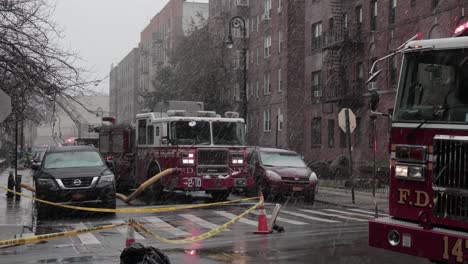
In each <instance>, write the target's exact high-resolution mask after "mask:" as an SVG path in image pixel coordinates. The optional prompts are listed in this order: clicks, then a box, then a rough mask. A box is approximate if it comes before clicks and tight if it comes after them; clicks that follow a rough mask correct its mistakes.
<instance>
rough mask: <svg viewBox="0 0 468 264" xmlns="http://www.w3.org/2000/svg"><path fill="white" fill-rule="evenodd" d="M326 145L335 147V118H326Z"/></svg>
mask: <svg viewBox="0 0 468 264" xmlns="http://www.w3.org/2000/svg"><path fill="white" fill-rule="evenodd" d="M328 147H329V148H334V147H335V120H334V119H328Z"/></svg>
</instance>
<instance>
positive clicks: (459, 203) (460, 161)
mask: <svg viewBox="0 0 468 264" xmlns="http://www.w3.org/2000/svg"><path fill="white" fill-rule="evenodd" d="M432 175H433V176H432V183H433V190H434V202H435V204H434V216H436V217H440V218H451V219H464V220H466V219H468V141H467V140H465V138H462V137H459V138H457V137H454V138H450V139H448V138H440V137H439V138H438V137H437V136H436V138H435V139H434V170H433V174H432Z"/></svg>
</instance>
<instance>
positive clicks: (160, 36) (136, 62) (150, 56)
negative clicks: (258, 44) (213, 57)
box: [109, 0, 208, 123]
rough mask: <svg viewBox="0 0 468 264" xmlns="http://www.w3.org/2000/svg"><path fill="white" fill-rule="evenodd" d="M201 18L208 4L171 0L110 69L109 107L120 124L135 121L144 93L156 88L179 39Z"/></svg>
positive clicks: (203, 17)
mask: <svg viewBox="0 0 468 264" xmlns="http://www.w3.org/2000/svg"><path fill="white" fill-rule="evenodd" d="M202 19H208V4H207V3H198V2H191V1H186V0H170V1H169V2H168V3H167V4H166V5H165V6H164V8H163V9H162V10H161V11H160V12H158V13H157V14H156V15H155V16H154V17H153V18H152V19H151V21H150V23H149V24H148V25H147V26H146V27H145V28H144V29H143V31H142V32H141V35H140V43H139V46H138V47H137V48H134V49H132V51H130V53H129V54H128V55H127V56H126V57H125V58H124V59H122V61H120V62H119V63H118V64H117V66H115V67H112V68H111V72H110V76H109V77H110V89H109V91H110V109H111V112H112V114H113V115H115V116H116V119H117V122H118V123H128V122H133V121H134V120H135V115H136V114H137V113H140V112H141V111H142V110H144V109H142V108H143V107H144V104H143V101H144V100H143V96H144V95H145V93H147V92H151V91H154V88H153V86H152V80H154V78H155V76H156V74H157V72H158V70H159V69H160V67H162V66H164V65H166V64H167V63H168V62H169V54H170V53H171V52H173V50H174V47H175V46H176V45H177V41H178V38H179V37H181V36H183V35H185V34H187V33H188V32H189V30H190V28H191V27H192V26H193V25H198V24H199V23H200V21H201V20H202ZM154 100H155V101H156V102H157V100H158V99H157V98H154ZM146 107H151V106H146Z"/></svg>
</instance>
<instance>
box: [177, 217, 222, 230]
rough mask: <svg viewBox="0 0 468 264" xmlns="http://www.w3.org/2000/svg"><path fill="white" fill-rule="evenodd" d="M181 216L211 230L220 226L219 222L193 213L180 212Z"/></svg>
mask: <svg viewBox="0 0 468 264" xmlns="http://www.w3.org/2000/svg"><path fill="white" fill-rule="evenodd" d="M180 216H182V217H183V218H185V219H187V220H189V221H190V222H192V223H194V224H197V225H199V226H203V227H205V228H208V229H210V230H211V229H215V228H218V227H220V226H219V225H217V224H213V223H211V222H208V221H206V220H204V219H201V218H200V217H198V216H195V215H192V214H180ZM225 231H231V230H230V229H225Z"/></svg>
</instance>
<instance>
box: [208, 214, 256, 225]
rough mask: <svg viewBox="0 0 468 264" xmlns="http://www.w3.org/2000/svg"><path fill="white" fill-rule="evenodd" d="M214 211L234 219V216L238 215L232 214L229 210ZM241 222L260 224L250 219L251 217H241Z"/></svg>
mask: <svg viewBox="0 0 468 264" xmlns="http://www.w3.org/2000/svg"><path fill="white" fill-rule="evenodd" d="M214 213H215V214H218V215H221V216H224V217H226V218H228V219H234V218H236V217H237V216H236V215H234V214H231V213H228V212H226V211H215V212H214ZM239 222H241V223H244V224H248V225H253V226H257V225H258V223H257V222H255V221H252V220H249V219H246V218H241V219H240V220H239Z"/></svg>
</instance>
